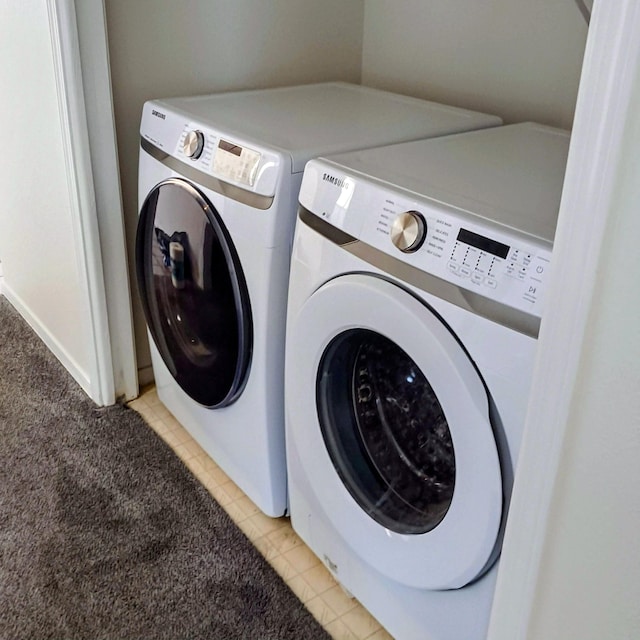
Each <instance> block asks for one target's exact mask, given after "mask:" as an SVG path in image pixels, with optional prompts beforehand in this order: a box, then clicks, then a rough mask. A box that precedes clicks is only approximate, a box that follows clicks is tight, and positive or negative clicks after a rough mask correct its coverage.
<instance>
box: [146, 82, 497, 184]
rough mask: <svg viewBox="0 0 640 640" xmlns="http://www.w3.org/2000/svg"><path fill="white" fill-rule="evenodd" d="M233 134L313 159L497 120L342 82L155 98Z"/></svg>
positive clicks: (299, 162) (299, 165)
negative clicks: (162, 98) (164, 98)
mask: <svg viewBox="0 0 640 640" xmlns="http://www.w3.org/2000/svg"><path fill="white" fill-rule="evenodd" d="M154 103H155V104H157V105H161V106H163V107H164V108H166V109H169V110H171V111H174V112H177V113H182V114H183V115H185V116H187V117H189V118H192V119H194V120H201V121H202V124H203V125H209V126H211V127H214V128H216V129H217V130H219V131H224V132H225V133H227V134H229V135H234V134H235V135H237V136H239V137H241V138H243V139H247V140H251V139H253V141H255V142H256V143H257V144H262V145H265V146H269V147H274V148H277V149H279V150H282V151H285V152H288V153H289V154H290V155H291V157H292V162H293V171H294V172H297V171H302V170H303V168H304V164H305V163H306V162H307V160H309V159H311V158H312V157H315V156H318V155H326V154H333V153H340V152H342V151H348V150H351V149H363V148H369V147H375V146H380V145H387V144H391V143H395V142H403V141H407V140H416V139H418V138H427V137H431V136H438V135H445V134H448V133H456V132H460V131H468V130H471V129H477V128H481V127H489V126H497V125H499V124H500V123H501V121H500V119H499V118H497V117H496V116H490V115H486V114H482V113H478V112H475V111H468V110H465V109H459V108H455V107H450V106H447V105H442V104H438V103H435V102H429V101H426V100H420V99H417V98H411V97H408V96H401V95H397V94H394V93H390V92H387V91H381V90H378V89H372V88H368V87H362V86H360V85H354V84H349V83H343V82H330V83H321V84H310V85H301V86H295V87H282V88H276V89H260V90H253V91H237V92H232V93H219V94H213V95H208V96H194V97H186V98H169V99H166V100H155V101H154Z"/></svg>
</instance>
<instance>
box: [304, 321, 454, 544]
mask: <svg viewBox="0 0 640 640" xmlns="http://www.w3.org/2000/svg"><path fill="white" fill-rule="evenodd" d="M316 395H317V405H318V417H319V422H320V429H321V430H322V435H323V437H324V441H325V445H326V447H327V450H328V452H329V456H330V457H331V460H332V461H333V464H334V467H335V468H336V471H337V472H338V474H339V475H340V477H341V478H342V481H343V482H344V484H345V486H346V488H347V490H348V491H349V493H350V494H351V495H352V497H353V498H354V499H355V500H356V502H357V503H358V504H359V505H360V506H361V507H362V509H363V510H364V511H366V512H367V513H368V514H369V515H370V516H371V517H372V518H373V519H374V520H376V521H377V522H379V523H380V524H381V525H382V526H384V527H386V528H387V529H390V530H391V531H395V532H397V533H403V534H419V533H426V532H428V531H431V530H432V529H433V528H434V527H436V526H438V524H440V522H441V521H442V519H443V518H444V517H445V515H446V513H447V511H448V509H449V506H450V505H451V500H452V498H453V493H454V488H455V477H456V462H455V452H454V446H453V440H452V438H451V432H450V431H449V426H448V423H447V418H446V416H445V414H444V411H443V409H442V406H441V404H440V402H439V401H438V397H437V396H436V394H435V392H434V390H433V388H432V387H431V385H430V384H429V382H428V381H427V379H426V377H425V375H424V373H423V372H422V371H421V370H420V368H419V367H418V365H417V364H416V363H415V362H414V361H413V360H412V359H411V357H410V356H409V355H407V353H405V352H404V351H403V350H402V349H401V348H400V347H398V345H397V344H395V343H394V342H392V341H391V340H389V339H388V338H386V337H384V336H382V335H380V334H379V333H376V332H374V331H370V330H368V329H352V330H350V331H346V332H344V333H342V334H340V335H339V336H338V337H336V338H334V339H333V341H332V342H331V343H330V344H329V346H328V348H327V349H326V351H325V353H324V356H323V358H322V360H321V362H320V366H319V368H318V378H317V390H316Z"/></svg>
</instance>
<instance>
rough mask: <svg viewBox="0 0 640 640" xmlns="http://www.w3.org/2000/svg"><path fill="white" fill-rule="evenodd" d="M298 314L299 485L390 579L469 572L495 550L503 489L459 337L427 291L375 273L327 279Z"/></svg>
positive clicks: (479, 393) (432, 582)
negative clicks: (423, 296)
mask: <svg viewBox="0 0 640 640" xmlns="http://www.w3.org/2000/svg"><path fill="white" fill-rule="evenodd" d="M292 317H293V318H294V321H293V322H292V323H291V324H290V326H289V327H287V349H286V365H285V377H286V386H285V394H286V408H287V433H286V436H287V450H288V452H289V454H290V456H291V458H290V459H291V461H292V464H291V466H290V468H291V470H292V472H291V476H290V483H291V486H294V485H295V486H301V487H306V488H307V489H305V490H308V491H310V492H312V493H313V500H311V498H308V499H309V501H310V504H315V505H317V507H316V509H317V510H318V513H317V514H315V515H316V516H317V517H318V518H320V517H322V518H324V519H326V520H327V521H328V522H330V523H331V527H332V528H333V529H334V530H335V531H336V533H337V535H339V536H340V537H341V538H342V540H343V541H344V542H345V543H346V544H347V545H348V546H349V547H350V548H351V550H352V551H353V552H354V553H355V554H357V555H358V556H360V558H362V560H363V561H365V562H366V563H367V564H368V565H370V566H372V567H374V568H375V569H376V570H377V571H379V572H380V573H382V574H383V575H386V576H388V577H389V578H391V579H392V580H395V581H397V582H399V583H401V584H404V585H407V586H410V587H415V588H419V589H452V588H459V587H461V586H464V585H465V584H468V583H469V582H470V581H472V580H474V579H475V578H476V577H477V576H478V575H480V574H481V573H482V572H483V571H484V570H485V569H486V568H487V567H488V566H490V563H491V562H492V560H493V558H494V557H495V556H494V550H495V549H496V544H497V541H498V535H499V531H500V526H501V522H502V514H503V498H504V496H503V491H502V469H501V462H500V458H499V455H498V449H497V444H496V438H495V435H494V432H493V428H492V424H491V418H490V410H489V398H488V396H487V390H486V388H485V386H484V384H483V381H482V378H481V377H480V374H479V373H478V371H477V369H476V367H475V366H474V364H473V362H472V361H471V360H470V358H469V355H468V354H467V352H466V351H465V349H464V347H463V346H462V345H461V344H460V342H459V341H458V339H457V338H456V336H455V335H454V334H453V333H452V332H451V330H450V329H449V327H448V326H447V325H446V324H445V322H444V321H443V320H442V318H441V317H440V316H439V315H437V314H436V313H435V312H434V311H433V310H432V309H431V308H430V307H429V306H428V305H427V304H426V303H425V302H424V301H422V300H420V299H418V298H417V297H415V296H414V295H413V294H412V293H410V292H409V291H407V290H405V289H403V288H402V287H400V286H397V285H395V284H393V283H391V282H389V281H387V280H385V279H383V278H381V277H378V276H375V275H372V274H347V275H341V276H339V277H337V278H334V279H332V280H330V281H328V282H326V283H325V284H323V285H322V286H321V287H319V288H318V289H317V290H316V291H314V292H313V293H312V294H311V295H310V296H309V298H308V299H307V300H306V301H305V302H304V303H303V304H302V306H301V307H300V309H299V310H297V312H295V313H294V314H293V316H292ZM294 462H295V464H294ZM319 514H321V516H320V515H319Z"/></svg>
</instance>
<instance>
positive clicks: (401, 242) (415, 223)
mask: <svg viewBox="0 0 640 640" xmlns="http://www.w3.org/2000/svg"><path fill="white" fill-rule="evenodd" d="M426 235H427V223H426V222H425V219H424V218H423V217H422V214H420V213H418V212H417V211H405V212H404V213H401V214H400V215H398V216H396V219H395V220H394V221H393V224H392V225H391V242H393V244H394V245H395V246H396V247H397V248H398V249H400V251H402V252H403V253H413V252H414V251H417V250H418V249H419V248H420V247H421V246H422V243H423V242H424V239H425V237H426Z"/></svg>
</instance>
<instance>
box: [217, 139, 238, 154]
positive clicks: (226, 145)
mask: <svg viewBox="0 0 640 640" xmlns="http://www.w3.org/2000/svg"><path fill="white" fill-rule="evenodd" d="M218 148H219V149H222V150H223V151H228V152H229V153H233V155H234V156H238V157H240V155H242V147H239V146H238V145H237V144H231V142H227V141H226V140H220V142H219V143H218Z"/></svg>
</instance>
